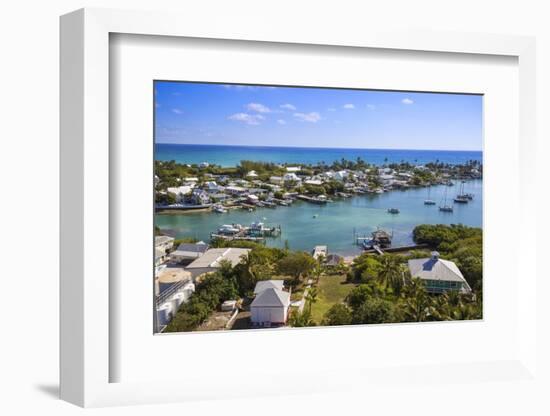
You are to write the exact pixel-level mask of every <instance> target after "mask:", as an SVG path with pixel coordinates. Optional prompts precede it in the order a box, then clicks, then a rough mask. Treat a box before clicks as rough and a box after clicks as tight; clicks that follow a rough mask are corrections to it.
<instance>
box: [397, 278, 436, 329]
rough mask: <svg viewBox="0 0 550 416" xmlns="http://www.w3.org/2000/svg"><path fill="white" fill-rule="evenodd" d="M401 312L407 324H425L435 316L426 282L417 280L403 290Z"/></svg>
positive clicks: (412, 280)
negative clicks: (424, 322)
mask: <svg viewBox="0 0 550 416" xmlns="http://www.w3.org/2000/svg"><path fill="white" fill-rule="evenodd" d="M402 294H403V302H402V306H401V312H402V314H403V320H404V321H405V322H423V321H427V320H430V319H431V318H432V317H433V314H434V307H433V302H432V298H431V297H430V295H428V292H427V291H426V287H425V286H424V282H422V280H421V279H418V278H415V279H411V281H410V282H409V283H408V284H407V285H406V286H404V288H403V293H402Z"/></svg>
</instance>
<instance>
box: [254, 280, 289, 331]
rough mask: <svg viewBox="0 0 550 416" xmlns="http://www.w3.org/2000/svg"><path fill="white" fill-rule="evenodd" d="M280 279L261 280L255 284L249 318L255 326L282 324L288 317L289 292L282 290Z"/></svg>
mask: <svg viewBox="0 0 550 416" xmlns="http://www.w3.org/2000/svg"><path fill="white" fill-rule="evenodd" d="M280 282H282V281H276V280H275V281H270V280H267V281H261V282H258V283H257V284H256V288H255V289H254V293H256V297H255V298H254V300H253V301H252V304H251V305H250V320H251V321H252V324H253V325H255V326H267V327H270V326H272V325H276V326H277V325H284V324H285V323H286V321H287V318H288V309H289V307H290V293H288V292H286V291H284V290H282V285H281V283H280Z"/></svg>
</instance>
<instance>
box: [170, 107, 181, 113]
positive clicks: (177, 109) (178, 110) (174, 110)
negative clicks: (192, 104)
mask: <svg viewBox="0 0 550 416" xmlns="http://www.w3.org/2000/svg"><path fill="white" fill-rule="evenodd" d="M172 113H174V114H183V111H182V110H180V109H179V108H172Z"/></svg>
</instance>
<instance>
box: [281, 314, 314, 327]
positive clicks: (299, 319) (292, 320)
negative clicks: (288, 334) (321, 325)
mask: <svg viewBox="0 0 550 416" xmlns="http://www.w3.org/2000/svg"><path fill="white" fill-rule="evenodd" d="M288 324H289V325H290V326H291V327H296V328H299V327H306V326H316V324H315V321H314V320H313V319H312V318H311V312H309V311H307V310H304V311H302V312H299V311H293V312H292V313H291V315H290V317H289V318H288Z"/></svg>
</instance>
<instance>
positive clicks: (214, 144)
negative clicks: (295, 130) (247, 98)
mask: <svg viewBox="0 0 550 416" xmlns="http://www.w3.org/2000/svg"><path fill="white" fill-rule="evenodd" d="M154 144H155V145H157V144H167V145H176V146H226V147H267V148H286V149H333V150H335V149H348V150H413V151H414V150H418V151H424V152H426V151H427V152H483V149H408V148H388V147H329V146H309V147H306V146H274V145H247V144H216V143H204V144H201V143H166V142H155V143H154Z"/></svg>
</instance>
